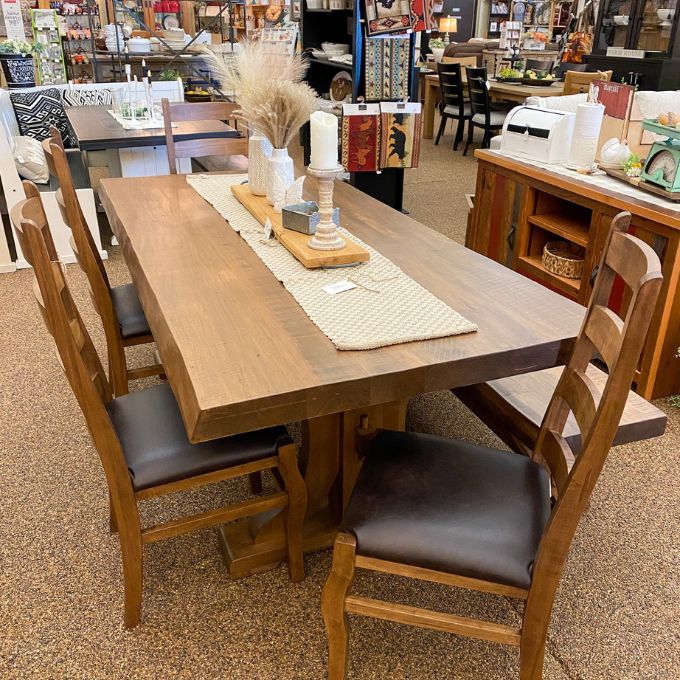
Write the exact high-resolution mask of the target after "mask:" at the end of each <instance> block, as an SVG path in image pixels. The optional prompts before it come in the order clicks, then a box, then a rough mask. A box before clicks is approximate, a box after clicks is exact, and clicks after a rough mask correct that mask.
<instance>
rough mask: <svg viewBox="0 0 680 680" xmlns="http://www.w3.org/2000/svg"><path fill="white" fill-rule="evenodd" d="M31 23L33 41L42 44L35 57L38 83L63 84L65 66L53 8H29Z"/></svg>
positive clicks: (64, 80)
mask: <svg viewBox="0 0 680 680" xmlns="http://www.w3.org/2000/svg"><path fill="white" fill-rule="evenodd" d="M31 25H32V27H33V42H35V43H39V44H40V45H42V46H43V51H42V52H41V53H40V54H39V55H38V57H37V62H38V77H39V79H40V84H41V85H62V84H64V83H65V82H66V68H65V66H64V51H63V49H62V46H61V36H60V34H59V22H58V21H57V12H56V11H55V10H53V9H34V10H31Z"/></svg>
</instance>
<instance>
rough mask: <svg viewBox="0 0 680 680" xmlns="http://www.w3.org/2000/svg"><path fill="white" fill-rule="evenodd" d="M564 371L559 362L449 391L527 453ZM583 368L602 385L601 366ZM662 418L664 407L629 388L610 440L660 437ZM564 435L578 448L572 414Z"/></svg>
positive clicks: (515, 447) (616, 442) (617, 442)
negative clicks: (534, 370)
mask: <svg viewBox="0 0 680 680" xmlns="http://www.w3.org/2000/svg"><path fill="white" fill-rule="evenodd" d="M562 371H563V367H561V366H558V367H556V368H549V369H547V370H544V371H537V372H535V373H525V374H523V375H517V376H514V377H512V378H503V379H502V380H493V381H491V382H488V383H480V384H478V385H470V386H469V387H461V388H458V389H455V390H453V393H454V394H455V395H456V396H457V397H458V398H459V399H460V400H461V401H462V402H463V403H464V404H465V405H466V406H467V407H468V408H469V409H470V410H471V411H472V412H473V413H474V414H475V415H476V416H477V417H478V418H479V419H480V420H482V422H483V423H484V424H485V425H486V426H487V427H489V429H491V430H493V432H495V433H496V434H497V435H498V436H499V437H500V438H501V439H502V440H503V441H504V442H505V443H506V444H507V445H508V446H509V447H510V448H511V449H513V450H514V451H519V452H521V453H526V452H527V451H529V450H531V449H533V446H534V442H535V441H536V437H537V436H538V431H539V429H540V427H541V422H542V420H543V416H544V414H545V411H546V409H547V407H548V402H549V401H550V398H551V397H552V395H553V392H554V391H555V386H556V385H557V381H558V380H559V378H560V376H561V375H562ZM587 373H588V376H589V377H590V378H591V379H592V381H593V382H594V383H595V385H596V386H597V387H599V388H603V387H604V384H605V382H606V378H607V376H606V374H605V373H604V372H603V371H601V370H600V369H599V368H597V367H596V366H594V365H592V364H591V365H590V367H589V368H588V371H587ZM666 420H667V418H666V414H665V413H663V411H660V410H659V409H658V408H656V406H653V405H652V404H650V403H649V402H648V401H646V400H645V399H643V398H642V397H640V396H639V395H637V394H636V393H635V392H632V391H631V392H630V393H629V394H628V401H627V402H626V408H625V410H624V412H623V416H622V417H621V423H620V424H619V428H618V430H617V432H616V437H615V438H614V444H613V445H614V446H619V445H620V444H628V443H630V442H635V441H640V440H643V439H651V438H652V437H658V436H660V435H662V434H663V433H664V431H665V429H666ZM564 436H565V438H566V440H567V442H568V443H569V445H570V446H571V448H572V449H573V450H574V451H578V450H579V448H580V440H581V436H580V433H579V430H578V427H577V425H576V421H575V420H574V416H573V415H572V414H570V415H569V420H568V421H567V425H566V427H565V430H564Z"/></svg>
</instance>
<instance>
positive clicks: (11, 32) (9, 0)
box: [2, 0, 26, 40]
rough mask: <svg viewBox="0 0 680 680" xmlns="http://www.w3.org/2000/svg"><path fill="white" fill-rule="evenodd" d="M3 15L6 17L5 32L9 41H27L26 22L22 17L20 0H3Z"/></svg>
mask: <svg viewBox="0 0 680 680" xmlns="http://www.w3.org/2000/svg"><path fill="white" fill-rule="evenodd" d="M2 13H3V15H4V17H5V30H6V31H7V39H8V40H26V32H25V31H24V20H23V17H22V16H21V3H20V2H19V0H2Z"/></svg>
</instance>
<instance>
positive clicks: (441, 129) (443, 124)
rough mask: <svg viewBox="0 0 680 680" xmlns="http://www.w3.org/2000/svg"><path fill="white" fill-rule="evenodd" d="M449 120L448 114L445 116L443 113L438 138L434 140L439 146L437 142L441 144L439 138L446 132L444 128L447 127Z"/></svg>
mask: <svg viewBox="0 0 680 680" xmlns="http://www.w3.org/2000/svg"><path fill="white" fill-rule="evenodd" d="M447 120H448V118H447V116H445V115H444V114H443V113H442V119H441V122H440V123H439V131H438V132H437V139H435V140H434V145H435V146H437V144H439V139H440V137H441V136H442V135H443V134H444V130H445V129H446V121H447Z"/></svg>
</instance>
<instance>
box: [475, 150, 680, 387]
mask: <svg viewBox="0 0 680 680" xmlns="http://www.w3.org/2000/svg"><path fill="white" fill-rule="evenodd" d="M475 155H476V156H477V159H478V162H479V165H478V172H477V186H476V190H475V197H474V207H473V209H472V212H471V214H470V217H469V221H468V229H467V235H466V239H465V244H466V246H468V247H469V248H472V249H473V250H476V251H477V252H479V253H482V254H484V255H486V256H487V257H490V258H492V259H494V260H496V261H498V262H500V263H502V264H504V265H506V266H507V267H510V268H511V269H514V270H516V271H518V272H521V273H522V274H524V275H525V276H527V277H529V278H531V279H534V280H535V281H538V282H539V283H541V284H543V285H544V286H547V287H548V288H551V289H552V290H554V291H556V292H558V293H560V294H562V295H564V296H565V297H568V298H571V299H573V300H576V301H577V302H580V303H581V304H583V305H586V304H587V303H588V298H589V296H590V293H591V290H592V283H593V280H594V278H595V274H596V273H597V271H596V270H597V263H598V261H599V258H600V254H601V252H602V247H603V244H604V241H605V238H606V235H607V231H608V229H609V225H610V224H611V220H612V218H613V217H614V215H616V214H617V213H619V212H621V211H622V210H627V211H628V212H630V213H631V214H632V222H631V227H630V232H631V233H633V234H635V236H637V237H638V238H641V239H642V240H643V241H646V242H647V243H649V244H650V245H651V246H652V248H654V250H655V251H656V253H657V254H658V255H659V257H660V259H661V263H662V271H663V275H664V284H663V288H662V291H661V295H660V298H659V302H658V306H657V309H656V312H655V314H654V318H653V320H652V326H651V328H650V331H649V336H648V338H647V342H646V344H645V348H644V350H643V353H642V357H641V359H640V364H639V368H638V372H637V375H636V387H637V391H638V392H639V393H640V394H641V395H642V396H643V397H645V398H647V399H652V398H656V397H662V396H667V395H670V394H676V393H678V392H680V358H678V347H680V294H679V292H678V286H679V281H678V279H679V278H680V256H679V250H680V210H677V209H674V208H673V207H671V206H669V203H670V202H669V201H666V199H663V198H657V197H655V196H654V195H652V194H649V197H647V196H646V194H645V195H644V196H639V195H635V196H633V195H631V194H627V193H626V190H625V185H624V184H622V187H623V190H622V191H621V192H619V191H614V190H611V189H609V188H603V187H599V186H594V185H593V184H592V182H589V180H588V178H584V177H582V176H581V175H578V174H577V173H574V175H573V177H572V176H568V175H565V174H563V173H558V172H555V171H553V170H548V169H545V168H544V167H539V166H537V165H534V164H532V163H530V162H526V161H522V160H519V159H517V158H511V157H508V156H504V155H502V154H500V153H498V152H496V151H488V150H478V151H477V152H476V153H475ZM556 239H557V240H560V239H563V240H567V241H571V242H573V243H576V244H579V245H581V246H583V247H584V248H585V251H586V255H585V266H584V271H583V275H582V277H581V278H580V279H568V278H564V277H561V276H557V275H555V274H553V273H551V272H549V271H548V270H547V269H545V267H544V266H543V264H542V262H541V256H542V252H543V247H544V245H545V244H546V242H547V241H551V240H556ZM626 304H627V293H626V290H625V285H624V284H623V283H622V282H618V285H617V286H615V290H614V292H613V293H612V299H611V300H610V306H611V307H612V309H614V310H615V311H618V312H619V313H620V314H623V313H624V312H625V308H626Z"/></svg>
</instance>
